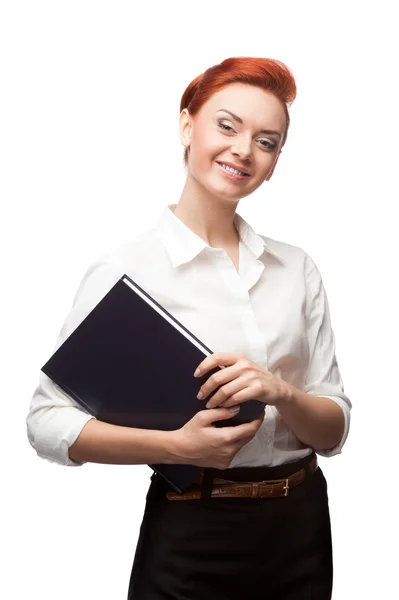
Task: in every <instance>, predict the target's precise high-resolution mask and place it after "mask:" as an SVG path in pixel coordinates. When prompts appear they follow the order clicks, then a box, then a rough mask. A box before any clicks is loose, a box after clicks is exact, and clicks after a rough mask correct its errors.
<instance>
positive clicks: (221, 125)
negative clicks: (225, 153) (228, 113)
mask: <svg viewBox="0 0 399 600" xmlns="http://www.w3.org/2000/svg"><path fill="white" fill-rule="evenodd" d="M218 125H219V127H220V129H223V130H224V131H234V129H233V128H232V127H230V125H226V123H223V121H218Z"/></svg>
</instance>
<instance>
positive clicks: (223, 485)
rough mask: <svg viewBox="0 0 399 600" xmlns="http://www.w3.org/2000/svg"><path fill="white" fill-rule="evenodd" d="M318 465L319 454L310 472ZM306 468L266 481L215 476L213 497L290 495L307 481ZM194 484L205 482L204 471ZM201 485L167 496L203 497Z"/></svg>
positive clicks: (182, 498)
mask: <svg viewBox="0 0 399 600" xmlns="http://www.w3.org/2000/svg"><path fill="white" fill-rule="evenodd" d="M317 467H318V464H317V456H316V455H315V456H314V458H313V460H312V461H311V462H310V463H309V465H308V468H309V470H310V473H314V472H315V471H316V469H317ZM305 479H306V469H305V468H302V469H299V471H296V473H293V474H292V475H290V476H289V477H285V478H282V479H269V480H264V481H231V480H228V479H219V478H218V477H214V478H213V481H212V484H213V486H212V490H211V494H210V496H211V498H278V497H281V496H288V492H289V490H290V489H293V488H295V487H296V486H297V485H299V484H300V483H302V482H303V481H305ZM193 483H194V484H197V485H198V486H201V485H202V483H203V473H200V475H199V476H198V477H196V479H194V481H193ZM201 495H202V491H201V487H198V488H197V489H188V490H187V491H186V492H183V493H182V494H180V493H178V492H174V491H169V492H167V494H166V497H167V498H168V499H169V500H197V499H198V498H201Z"/></svg>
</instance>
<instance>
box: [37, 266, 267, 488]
mask: <svg viewBox="0 0 399 600" xmlns="http://www.w3.org/2000/svg"><path fill="white" fill-rule="evenodd" d="M210 354H212V351H211V350H210V349H209V348H207V347H206V346H205V345H204V344H203V343H202V342H201V341H200V340H199V339H198V338H196V337H195V336H194V335H193V334H192V333H191V332H190V331H189V330H188V329H186V328H185V327H184V325H182V324H181V323H180V322H179V321H178V320H177V319H175V318H174V317H173V316H172V315H171V314H170V313H169V312H168V311H167V310H165V309H164V308H163V307H162V306H161V305H160V304H159V303H158V302H156V300H155V299H154V298H152V297H151V296H150V295H149V294H148V293H147V292H145V291H144V290H143V289H142V288H141V287H140V286H139V285H137V283H135V282H134V281H133V280H132V279H131V278H130V277H128V276H127V275H123V276H122V277H121V278H120V279H119V281H117V283H116V284H115V285H114V286H113V287H112V288H111V289H110V290H109V292H108V293H107V294H106V295H105V296H104V297H103V298H102V299H101V300H100V302H99V303H98V304H97V305H96V306H95V307H94V309H93V310H92V311H91V312H90V313H89V314H88V315H87V316H86V318H85V319H84V320H83V321H82V322H81V323H80V325H78V327H77V328H76V329H75V330H74V331H73V332H72V333H71V334H70V336H69V337H68V338H67V339H66V340H65V341H64V342H63V344H62V345H61V346H60V347H59V348H58V349H57V350H56V351H55V352H54V354H53V355H52V356H51V358H50V359H49V360H48V361H47V362H46V364H45V365H44V366H43V367H42V369H41V370H42V371H43V372H44V373H45V374H46V375H47V376H48V377H49V378H50V379H52V380H53V381H54V383H56V384H57V385H58V386H59V387H60V388H61V389H62V390H63V391H64V392H65V393H67V394H68V395H69V396H71V397H72V398H73V399H74V400H76V402H78V403H79V404H80V405H81V406H82V407H83V408H84V409H85V410H86V411H87V412H89V413H90V414H92V415H93V416H95V417H96V418H97V419H99V420H101V421H105V422H107V423H112V424H114V425H123V426H127V427H138V428H143V429H158V430H164V431H171V430H175V429H179V428H180V427H182V426H183V425H184V424H185V423H187V421H189V420H190V419H191V418H192V417H193V416H194V415H195V414H196V413H197V412H198V411H199V410H206V408H205V402H204V400H198V399H197V397H196V396H197V393H198V391H199V389H200V387H201V386H202V384H203V383H204V382H205V381H206V380H207V379H208V378H209V377H210V376H211V375H212V374H213V373H215V372H217V371H218V370H220V369H221V368H224V367H219V366H218V367H216V368H214V369H212V370H211V371H208V372H207V373H206V374H205V375H204V376H203V377H199V378H195V377H194V375H193V374H194V371H195V369H196V368H197V366H198V365H199V364H200V362H202V361H203V359H204V358H205V357H206V356H208V355H210ZM218 389H219V388H218ZM216 391H217V390H215V391H214V392H213V393H212V395H213V394H214V393H215V392H216ZM210 397H211V396H210ZM264 407H265V405H264V403H262V402H259V401H257V400H250V401H248V402H244V403H243V404H242V405H241V410H240V412H239V414H238V415H235V416H234V417H231V418H230V419H226V420H224V421H219V422H216V423H215V425H217V426H223V425H227V426H231V425H238V424H240V423H244V422H248V421H251V420H253V419H254V418H256V417H257V416H258V415H259V414H260V413H261V411H262V410H264ZM149 466H150V467H151V468H152V469H153V470H154V471H155V472H156V473H158V474H159V475H161V476H162V477H164V478H165V479H166V480H167V481H168V483H169V484H170V485H171V486H172V487H173V488H174V489H175V490H177V491H178V492H182V491H184V490H186V489H187V487H188V486H189V485H190V483H191V482H192V480H193V479H194V477H195V476H196V475H197V473H198V472H199V471H200V470H202V469H201V468H200V467H197V466H194V465H182V464H153V465H149Z"/></svg>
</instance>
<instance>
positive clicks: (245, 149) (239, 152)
mask: <svg viewBox="0 0 399 600" xmlns="http://www.w3.org/2000/svg"><path fill="white" fill-rule="evenodd" d="M231 153H232V154H235V155H236V156H239V157H240V158H241V160H250V159H251V158H252V149H251V141H250V140H245V139H243V138H241V139H236V140H235V142H234V144H233V145H232V147H231Z"/></svg>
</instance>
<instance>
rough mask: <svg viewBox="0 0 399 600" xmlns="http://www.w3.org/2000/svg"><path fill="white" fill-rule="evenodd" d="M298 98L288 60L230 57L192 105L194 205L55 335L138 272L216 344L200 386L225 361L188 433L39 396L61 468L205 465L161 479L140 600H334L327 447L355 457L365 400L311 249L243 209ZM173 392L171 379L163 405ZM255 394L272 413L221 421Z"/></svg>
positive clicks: (116, 269)
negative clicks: (352, 448)
mask: <svg viewBox="0 0 399 600" xmlns="http://www.w3.org/2000/svg"><path fill="white" fill-rule="evenodd" d="M295 94H296V86H295V81H294V78H293V75H292V73H291V72H290V70H289V69H288V67H286V66H285V65H284V64H283V63H281V62H279V61H276V60H273V59H266V58H244V57H241V58H229V59H227V60H225V61H223V62H222V63H220V64H218V65H216V66H214V67H211V68H210V69H208V70H207V71H205V73H203V74H202V75H200V76H198V77H197V78H196V79H194V80H193V82H192V83H191V84H190V85H189V86H188V87H187V89H186V91H185V92H184V94H183V97H182V100H181V107H180V108H181V110H180V117H179V133H180V139H181V142H182V144H183V146H184V148H185V151H184V164H185V166H186V168H187V177H186V181H185V185H184V188H183V190H182V193H181V196H180V199H179V202H178V203H173V204H172V203H171V204H168V206H166V207H165V210H164V212H163V214H162V216H161V218H160V219H159V221H158V223H157V225H156V227H154V228H151V229H150V230H149V231H148V232H146V233H144V234H141V235H140V236H139V237H138V238H137V239H135V240H133V241H132V242H129V243H128V244H123V245H122V246H121V247H120V248H117V249H116V250H113V251H111V252H110V253H108V254H106V255H102V256H101V257H100V258H99V259H98V260H97V261H95V263H93V264H92V265H90V266H89V268H88V270H87V272H86V274H85V276H84V279H83V281H82V283H81V284H80V286H79V290H78V293H77V295H76V297H75V301H74V305H73V308H72V310H71V312H70V314H69V315H68V318H67V320H66V322H65V324H64V326H63V327H62V330H61V333H60V336H59V338H58V341H57V346H59V345H60V344H61V343H62V342H63V340H64V339H66V337H67V336H68V335H69V334H70V333H71V332H72V331H73V330H74V329H75V328H76V327H77V326H78V325H79V324H80V323H81V322H82V320H83V319H84V318H85V316H86V315H87V314H88V313H89V312H90V311H91V310H92V309H93V308H94V307H95V306H96V304H97V303H98V302H99V301H100V300H101V299H102V298H103V297H104V295H105V294H106V293H107V292H108V291H109V290H110V288H111V287H112V286H113V285H114V284H115V283H116V282H117V281H118V280H119V279H120V277H121V276H122V275H123V274H125V273H126V274H127V275H128V276H130V277H131V278H132V279H133V280H134V281H137V282H139V283H140V285H141V286H142V287H143V289H145V290H148V291H149V292H150V293H151V295H152V296H153V297H154V298H156V299H157V300H158V302H159V303H160V304H162V306H163V307H164V308H165V309H166V310H168V311H169V312H170V313H171V314H172V315H173V316H174V317H175V318H176V319H177V320H178V321H179V322H181V323H183V324H184V325H185V327H186V328H187V329H189V330H190V331H191V332H192V333H193V334H194V335H195V336H196V337H197V338H198V339H200V340H202V341H203V342H204V343H206V345H207V346H208V347H209V348H212V350H213V353H212V354H211V355H210V356H207V357H206V358H205V359H204V360H203V361H202V362H201V364H200V365H198V368H199V377H203V376H204V375H205V374H207V373H208V371H210V370H211V369H214V368H215V369H216V368H217V367H221V368H220V369H218V370H216V371H215V372H214V373H213V374H212V375H211V376H210V377H206V378H205V379H203V380H202V381H201V382H200V384H199V386H198V390H199V391H200V392H201V393H202V396H201V395H200V396H199V400H200V402H202V401H203V402H204V403H203V410H199V412H198V413H197V414H196V415H195V416H194V417H193V418H192V419H191V420H190V421H188V422H187V423H186V424H185V425H184V426H183V427H181V428H180V429H177V430H175V431H153V430H143V429H139V428H129V427H119V426H115V425H111V424H109V423H104V422H101V421H100V420H97V419H95V418H93V417H92V416H91V415H89V414H88V413H86V412H85V411H84V410H83V409H81V408H80V407H79V406H77V404H76V403H75V402H74V401H73V400H72V399H71V398H70V397H69V396H68V395H66V394H63V393H62V391H61V389H60V388H58V387H57V386H56V385H55V384H54V383H53V382H52V381H51V380H50V379H49V378H47V377H46V376H45V375H44V373H41V375H40V383H39V385H38V386H37V388H36V390H35V393H34V396H33V398H32V402H31V409H30V412H29V415H28V419H27V421H28V435H29V440H30V442H31V444H32V446H33V447H34V448H35V449H36V451H37V453H38V454H39V456H42V457H44V458H47V459H48V460H52V461H54V462H58V463H60V464H64V465H68V466H78V465H82V464H83V463H85V462H88V461H91V462H100V463H112V464H146V463H147V464H157V463H169V464H172V463H176V464H182V465H184V464H192V465H196V466H199V467H201V469H202V473H201V475H200V476H199V477H198V478H197V479H196V480H195V481H193V482H192V485H191V486H190V488H189V489H188V490H187V491H186V492H184V493H182V494H178V493H174V491H173V490H172V489H170V487H169V485H168V484H167V483H166V482H165V481H164V480H162V479H161V478H160V477H159V476H153V477H152V481H151V483H150V487H149V490H148V494H147V499H146V508H145V513H144V517H143V521H142V526H141V529H140V536H139V540H138V544H137V548H136V554H135V559H134V563H133V568H132V572H131V579H130V586H129V591H128V598H129V600H131V599H132V600H161V599H162V598H170V599H171V600H172V599H173V600H203V599H204V598H210V599H215V600H216V599H217V600H236V599H237V600H238V599H240V600H243V599H245V600H259V599H260V598H263V597H265V598H267V599H268V600H304V599H305V598H306V599H308V598H314V600H316V599H317V600H329V599H330V598H331V590H332V546H331V531H330V515H329V508H328V497H327V485H326V481H325V479H324V475H323V473H322V471H321V470H320V468H319V467H318V465H317V459H316V454H321V455H322V456H326V457H327V456H334V455H336V454H339V453H340V452H341V450H342V447H343V445H344V443H345V440H346V437H347V435H348V430H349V414H350V408H351V403H350V401H349V398H348V397H347V396H346V395H345V393H344V389H343V383H342V379H341V376H340V373H339V370H338V364H337V360H336V357H335V340H334V334H333V331H332V327H331V321H330V315H329V307H328V301H327V296H326V293H325V289H324V286H323V282H322V278H321V274H320V272H319V270H318V268H317V266H316V265H315V263H314V262H313V260H312V258H311V257H310V256H309V255H308V254H307V253H306V252H305V251H304V250H302V249H301V248H299V247H297V246H293V245H291V244H289V243H285V242H282V241H278V240H273V239H271V238H268V237H265V236H264V235H261V234H258V233H256V232H255V231H254V229H253V228H252V227H251V226H250V225H249V223H247V222H246V221H245V220H244V219H243V218H242V217H241V216H240V215H238V214H237V213H236V209H237V206H238V203H239V201H240V200H241V199H242V198H245V197H246V196H248V195H250V194H251V193H252V192H254V191H255V190H256V189H258V188H259V187H260V186H261V185H262V184H264V182H265V181H269V180H270V178H271V177H272V174H273V172H274V169H275V168H276V165H277V162H278V159H279V156H280V154H281V149H282V147H283V146H284V144H285V142H286V139H287V132H288V128H289V124H290V118H289V113H288V107H289V104H290V103H291V102H292V101H293V100H294V98H295ZM182 368H183V367H182ZM193 370H194V369H193ZM135 376H137V377H140V376H142V374H141V373H137V374H136V373H135ZM195 376H198V373H197V374H196V375H194V373H193V377H195ZM132 393H134V390H133V391H132ZM148 393H151V381H150V382H149V383H148ZM168 394H169V396H170V390H169V392H168V389H167V386H166V389H165V402H168V398H169V396H168ZM249 400H257V401H258V402H259V401H260V402H261V403H264V405H265V410H261V415H260V416H259V417H258V418H257V419H255V420H254V421H252V422H250V423H243V424H240V425H236V426H230V427H229V426H223V427H220V426H219V427H217V426H215V425H217V424H218V421H224V420H226V419H228V418H231V417H232V416H234V412H232V411H234V410H235V411H237V410H240V408H239V407H240V404H242V403H244V402H247V401H249Z"/></svg>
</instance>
